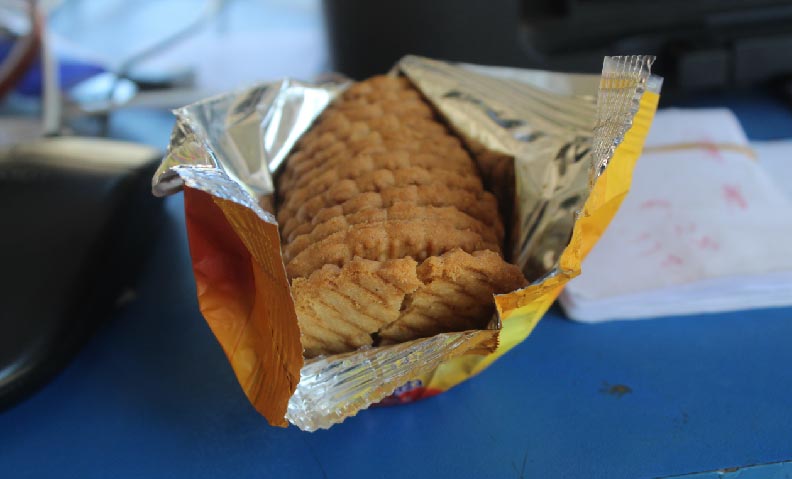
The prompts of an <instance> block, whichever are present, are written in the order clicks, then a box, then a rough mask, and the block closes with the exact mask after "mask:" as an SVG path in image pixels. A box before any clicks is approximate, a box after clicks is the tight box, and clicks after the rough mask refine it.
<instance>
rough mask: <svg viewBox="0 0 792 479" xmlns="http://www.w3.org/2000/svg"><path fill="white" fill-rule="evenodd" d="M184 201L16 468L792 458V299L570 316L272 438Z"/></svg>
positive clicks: (5, 448) (754, 104)
mask: <svg viewBox="0 0 792 479" xmlns="http://www.w3.org/2000/svg"><path fill="white" fill-rule="evenodd" d="M735 98H736V99H732V100H728V101H726V105H727V106H731V107H732V108H733V109H735V111H736V112H737V113H738V115H739V116H740V118H741V120H742V121H743V123H744V124H745V126H746V130H747V131H748V133H749V135H750V136H751V137H752V138H758V139H770V138H782V137H788V136H792V135H791V133H792V113H790V111H789V110H788V109H787V108H786V107H784V106H782V105H781V104H779V103H777V102H774V101H772V100H770V99H768V98H765V97H759V98H755V97H751V96H749V97H748V99H744V98H741V97H735ZM730 102H731V103H730ZM723 103H724V102H723V101H721V100H718V101H713V103H711V104H713V105H714V104H723ZM698 104H699V105H707V104H710V103H707V101H706V100H704V101H702V102H700V103H698ZM142 119H146V121H141V120H142ZM169 124H170V120H169V119H168V117H167V116H163V115H162V114H157V115H153V116H152V114H150V113H145V112H127V113H126V114H125V115H121V116H119V117H118V118H116V119H115V120H114V124H113V128H114V131H115V134H116V136H120V137H127V138H132V139H137V140H140V139H144V140H145V141H148V142H151V143H154V144H159V145H164V144H165V142H166V141H167V136H168V132H169ZM133 127H134V128H133ZM136 128H137V130H136ZM140 128H144V130H145V128H148V129H149V131H148V133H147V132H146V131H143V132H141V130H140ZM130 131H133V132H132V133H130ZM165 208H166V210H167V222H166V223H165V224H164V226H163V228H162V230H161V232H160V234H159V235H158V237H156V238H151V241H154V242H155V245H154V252H153V254H152V257H151V258H150V260H149V261H148V262H147V264H146V266H145V272H144V274H143V278H142V281H141V283H140V288H139V290H138V292H137V294H138V296H137V299H136V300H135V301H133V302H131V303H129V304H127V305H126V306H124V307H123V308H122V309H120V310H119V311H117V313H116V314H115V315H114V317H113V318H112V319H111V320H110V321H108V322H107V324H106V325H105V326H104V327H103V328H102V329H101V330H100V331H99V332H98V334H96V336H95V337H94V338H93V339H92V340H91V341H90V343H89V344H88V345H87V346H86V347H85V348H84V349H83V350H82V352H81V353H80V354H79V355H78V356H77V357H76V359H75V360H74V361H73V362H72V363H71V364H70V366H69V367H67V369H66V370H64V371H63V373H61V374H60V375H59V376H58V377H57V378H56V379H55V380H53V381H52V382H51V383H50V384H49V385H47V386H46V387H45V388H44V389H42V390H41V391H39V392H38V393H37V394H35V395H34V396H33V397H31V398H30V399H28V400H27V401H26V402H24V403H22V404H20V405H18V406H16V407H15V408H13V409H11V410H9V411H6V412H4V413H2V414H0V476H2V477H79V478H87V477H226V476H228V477H320V478H322V477H324V478H328V477H329V478H334V477H345V478H352V477H427V476H437V477H455V478H456V477H459V478H468V477H469V478H480V477H515V478H517V477H538V478H552V477H587V478H591V477H609V478H610V477H613V478H622V477H623V478H640V477H662V476H668V475H682V474H686V473H693V472H699V471H709V470H713V469H719V468H725V467H731V466H745V465H750V464H759V463H774V462H780V461H784V460H788V459H790V458H792V374H790V365H792V340H791V338H792V309H789V308H782V309H772V310H762V311H748V312H734V313H728V314H713V315H705V316H696V317H677V318H663V319H658V320H646V321H636V322H614V323H607V324H599V325H583V324H577V323H573V322H570V321H568V320H566V319H564V317H563V315H562V313H561V312H560V311H559V310H558V309H556V308H554V309H552V310H551V311H550V312H549V313H548V314H547V316H546V317H545V318H544V319H543V320H542V321H541V322H540V323H539V325H538V326H537V328H536V330H535V332H534V333H533V334H532V335H531V336H530V337H529V338H528V339H527V340H526V341H525V342H524V343H523V344H521V345H519V346H518V347H516V348H515V349H514V350H513V351H511V352H510V353H509V354H507V355H506V356H505V357H503V358H502V359H500V360H499V361H498V362H497V363H495V364H494V365H493V366H492V367H490V368H489V369H487V370H486V371H484V372H483V373H482V374H480V375H479V376H477V377H476V378H474V379H472V380H470V381H468V382H466V383H464V384H462V385H460V386H458V387H456V388H454V389H453V390H451V391H449V392H447V393H445V394H442V395H440V396H437V397H434V398H431V399H427V400H424V401H421V402H418V403H415V404H411V405H407V406H398V407H388V408H372V409H369V410H367V411H363V412H361V413H360V414H358V416H356V417H354V418H351V419H348V420H347V421H346V422H345V423H343V424H340V425H337V426H335V427H333V428H332V429H330V430H327V431H319V432H316V433H304V432H301V431H299V430H297V429H296V428H294V427H291V428H288V429H279V428H274V427H270V426H268V425H267V423H266V422H265V420H264V419H263V418H262V417H261V416H259V415H258V414H257V413H256V411H255V410H254V409H253V408H252V407H251V406H250V404H249V403H248V402H247V400H246V399H245V397H244V395H243V394H242V392H241V390H240V388H239V386H238V385H237V383H236V380H235V378H234V376H233V374H232V371H231V368H230V367H229V365H228V363H227V362H226V360H225V357H224V356H223V353H222V351H221V350H220V347H219V346H218V344H217V342H216V341H215V339H214V338H213V336H212V335H211V333H210V331H209V329H208V327H207V326H206V324H205V323H204V321H203V319H202V318H201V315H200V313H199V311H198V308H197V305H196V301H195V290H194V287H195V286H194V283H193V279H192V273H191V270H190V263H189V255H188V250H187V241H186V234H185V230H184V217H183V212H182V199H181V195H179V196H175V197H171V198H168V199H167V200H166V201H165ZM614 386H616V387H614ZM622 386H624V387H622ZM618 392H621V394H617V393H618ZM765 470H768V469H765ZM789 470H790V469H785V471H786V472H787V473H788V472H789ZM760 472H761V471H759V470H756V473H757V475H754V476H751V477H761V474H759V473H760ZM701 477H704V476H701ZM706 477H710V476H709V475H708V476H706ZM712 477H716V476H712ZM746 477H747V476H746ZM774 477H775V476H774ZM778 477H781V476H778Z"/></svg>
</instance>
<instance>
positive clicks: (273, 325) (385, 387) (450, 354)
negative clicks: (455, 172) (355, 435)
mask: <svg viewBox="0 0 792 479" xmlns="http://www.w3.org/2000/svg"><path fill="white" fill-rule="evenodd" d="M651 61H652V59H651V58H650V57H609V58H606V60H605V62H604V67H603V74H602V76H598V75H569V74H559V73H549V72H541V71H531V70H517V69H505V68H491V67H480V66H474V65H453V64H449V63H445V62H439V61H434V60H429V59H426V58H420V57H414V56H408V57H405V58H404V59H402V60H401V61H400V62H399V64H398V65H397V68H398V71H399V72H400V73H402V74H404V75H406V76H407V77H408V78H409V79H410V80H411V81H412V82H413V83H414V84H415V86H416V87H417V88H418V89H419V90H420V91H421V92H422V93H423V94H424V96H425V97H426V98H427V99H428V100H429V101H430V102H431V103H432V104H433V105H434V106H435V107H436V109H437V110H438V112H439V113H440V114H441V116H443V117H444V119H445V120H446V122H447V123H448V124H449V126H450V127H451V128H453V129H454V130H455V131H456V133H457V134H458V135H459V136H460V137H461V138H463V140H465V142H466V144H467V146H468V147H469V149H470V150H471V151H472V152H473V153H474V156H475V157H476V159H477V160H478V162H479V165H480V166H481V169H482V172H483V173H484V177H485V180H487V181H488V182H489V185H490V188H491V189H492V190H493V191H494V192H495V193H496V196H498V199H499V200H500V201H501V203H502V206H503V208H502V209H503V212H504V215H505V217H504V220H505V222H506V223H507V225H509V226H510V236H509V237H510V238H511V241H510V244H509V245H507V247H510V249H511V251H512V258H511V259H512V261H513V262H515V263H517V264H518V265H520V266H521V267H522V268H523V270H524V271H525V272H526V276H527V277H528V278H529V280H536V281H534V283H533V284H531V285H530V286H529V287H527V288H525V289H523V290H520V291H516V292H514V293H510V294H506V295H499V296H497V297H496V298H495V302H496V307H497V311H498V317H497V318H495V319H494V320H493V322H492V323H491V324H492V326H493V329H490V330H484V331H466V332H461V333H447V334H441V335H437V336H434V337H431V338H425V339H420V340H416V341H411V342H409V343H404V344H397V345H392V346H383V347H378V348H369V349H364V350H360V351H357V352H354V353H346V354H342V355H335V356H330V357H325V358H317V359H314V360H311V361H308V362H304V360H303V358H302V348H301V345H300V338H299V329H298V327H297V321H296V315H295V313H294V307H293V303H292V299H291V295H290V294H289V283H288V281H287V280H286V275H285V271H284V266H283V262H282V258H281V256H280V238H279V235H278V231H277V223H276V220H275V218H274V216H273V215H272V214H271V213H270V212H269V211H268V204H270V203H269V202H268V199H269V197H270V195H272V193H273V192H274V191H273V180H272V176H273V175H274V174H276V173H277V170H278V168H279V167H280V166H281V165H282V164H283V162H284V160H285V159H286V157H287V155H288V154H289V151H290V150H291V148H292V146H293V145H294V143H295V142H296V140H297V139H298V138H299V137H300V136H301V135H302V134H303V133H305V131H307V130H308V128H310V126H311V123H312V122H313V121H314V120H315V119H316V118H317V117H318V116H319V115H320V114H321V113H322V111H323V110H324V108H325V107H326V106H327V105H328V104H330V102H332V100H333V99H334V98H335V96H336V95H337V94H338V93H339V92H341V91H343V89H344V88H346V86H348V82H347V81H345V80H341V79H339V80H337V81H331V82H326V83H322V84H308V83H303V82H297V81H293V80H284V81H281V82H276V83H269V84H264V85H259V86H256V87H253V88H250V89H246V90H241V91H238V92H234V93H230V94H226V95H221V96H218V97H215V98H210V99H208V100H204V101H202V102H199V103H196V104H193V105H189V106H186V107H184V108H181V109H179V110H177V111H176V112H175V113H176V115H177V117H178V120H177V124H176V127H175V128H174V132H173V135H172V138H171V144H170V148H169V150H168V154H167V156H166V157H165V158H164V159H163V162H162V165H161V166H160V168H159V169H158V171H157V173H156V174H155V177H154V179H153V191H154V193H155V194H157V195H166V194H171V193H173V192H176V191H178V190H179V189H181V188H182V187H186V188H185V193H186V197H185V209H186V215H187V228H188V233H189V235H188V236H189V239H190V248H191V255H192V259H193V268H194V272H195V276H196V283H197V286H198V296H199V304H200V306H201V311H202V313H203V314H204V317H205V318H206V320H207V322H208V324H209V325H210V327H211V328H212V331H213V332H214V333H215V335H216V336H217V338H218V340H219V341H220V343H221V345H222V346H223V349H224V351H225V353H226V355H227V356H228V358H229V361H230V362H231V365H232V367H233V368H234V372H235V374H236V375H237V378H238V379H239V382H240V384H241V386H242V388H243V390H244V391H245V393H246V395H247V396H248V398H249V399H250V401H251V402H252V403H253V405H254V406H255V407H256V408H257V409H258V410H259V411H260V412H261V413H262V414H264V415H265V416H266V417H267V419H268V420H269V422H270V423H271V424H275V425H285V424H286V421H287V420H288V422H291V423H292V424H295V425H297V426H298V427H300V428H301V429H304V430H315V429H318V428H326V427H329V426H330V425H332V424H334V423H337V422H340V421H342V420H344V419H345V418H346V417H349V416H352V415H354V414H356V413H357V411H359V410H360V409H364V408H366V407H368V406H369V405H370V404H372V403H375V402H378V401H380V400H382V399H384V398H386V397H387V396H388V395H390V394H391V393H392V392H393V391H394V390H396V389H397V388H399V387H400V386H402V385H403V384H405V383H407V382H410V383H411V384H418V386H417V387H418V388H423V389H425V391H423V393H425V394H423V395H429V394H434V393H436V392H438V391H442V390H445V389H448V388H449V387H452V386H453V385H454V384H457V383H459V382H460V381H463V380H465V379H466V378H467V377H470V376H471V375H473V374H475V373H477V372H478V371H480V370H481V369H483V368H484V367H486V366H487V365H488V364H490V363H491V362H492V361H493V360H494V359H495V358H497V357H498V356H500V355H501V354H503V353H504V352H505V351H506V350H508V349H509V348H511V347H513V346H514V345H515V344H517V343H518V342H520V341H521V340H522V339H524V338H525V337H526V336H527V335H528V334H529V333H530V331H531V329H532V328H533V326H534V325H535V324H536V322H537V321H538V319H539V318H540V317H541V315H542V314H543V313H544V311H545V310H546V309H547V307H549V305H550V303H552V301H553V299H554V298H555V296H556V295H557V294H558V292H559V291H560V288H561V287H562V286H563V284H564V282H565V281H567V280H568V279H569V278H571V277H572V276H574V275H576V274H577V272H578V271H579V267H580V261H582V256H581V255H585V253H586V252H587V250H588V248H590V245H593V242H594V241H596V239H597V238H598V237H599V234H601V232H602V230H603V229H604V226H605V225H606V224H607V221H609V219H610V217H611V216H612V214H613V213H615V209H614V208H615V207H618V201H616V202H615V203H614V201H612V200H613V198H616V199H618V194H622V193H626V188H627V186H629V185H628V184H626V185H625V184H624V181H622V180H619V181H617V182H614V181H611V182H609V183H608V182H606V181H605V180H604V179H602V180H600V179H598V178H599V177H600V176H601V175H605V173H606V172H608V171H609V170H610V169H611V168H610V167H609V164H610V162H611V161H616V160H614V158H616V157H618V156H619V155H617V152H620V151H626V152H627V156H628V157H627V159H626V160H625V159H622V160H619V161H617V163H619V166H618V168H617V169H619V170H624V171H623V172H622V173H624V172H626V174H627V178H628V179H629V172H630V171H631V166H630V161H632V163H634V159H635V158H637V155H638V154H639V153H640V148H641V146H642V143H643V137H644V136H645V131H644V130H648V123H649V122H651V115H652V114H653V112H654V108H655V107H656V98H657V93H658V92H659V86H660V82H659V81H658V80H656V79H655V77H651V76H650V73H649V67H650V65H651ZM646 92H649V93H650V94H649V95H645V93H646ZM647 118H648V120H647ZM638 120H640V121H638ZM636 121H637V123H636ZM621 156H624V155H621ZM622 173H620V174H622ZM605 176H606V175H605ZM605 183H608V184H609V185H610V186H608V185H606V184H605ZM614 185H615V186H619V188H616V189H614V188H613V186H614ZM592 188H594V192H592V191H593V190H592ZM613 195H616V196H615V197H614V196H613ZM614 204H615V205H616V206H615V207H614V206H613V205H614ZM587 222H588V223H592V222H593V223H595V224H596V228H591V227H587V228H586V232H583V229H584V228H582V226H581V225H583V224H587ZM592 231H593V232H592ZM501 326H502V327H503V329H500V327H501ZM421 393H422V391H419V394H415V391H413V393H412V397H420V396H421Z"/></svg>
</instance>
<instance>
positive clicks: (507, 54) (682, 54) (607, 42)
mask: <svg viewBox="0 0 792 479" xmlns="http://www.w3.org/2000/svg"><path fill="white" fill-rule="evenodd" d="M323 5H324V16H325V22H326V26H327V32H328V40H329V44H330V54H331V59H332V62H333V68H334V69H336V70H338V71H340V72H343V73H346V74H349V75H351V76H353V77H355V78H363V77H367V76H370V75H374V74H377V73H383V72H385V71H387V70H388V69H389V68H390V67H391V66H392V65H393V64H394V63H395V62H396V61H397V60H398V59H399V58H400V57H402V56H403V55H405V54H408V53H413V54H419V55H425V56H430V57H434V58H441V59H447V60H454V61H466V62H472V63H481V64H490V65H511V66H516V67H526V68H542V69H549V70H559V71H576V72H591V73H598V72H599V71H600V70H601V67H602V57H603V56H605V55H626V54H654V55H656V56H657V57H658V62H657V63H656V64H655V69H654V70H655V71H657V72H658V73H659V74H661V75H663V76H664V77H666V81H665V82H664V86H663V91H664V93H669V92H671V91H677V92H678V91H685V90H698V89H706V88H731V87H750V86H753V85H757V84H761V83H764V82H765V81H767V80H771V79H774V78H778V77H787V76H792V55H789V54H788V52H789V51H790V50H792V1H790V0H784V1H778V0H775V1H773V0H665V1H661V0H658V1H648V0H637V1H636V0H488V1H485V2H482V1H479V0H433V1H422V0H400V1H398V2H372V1H369V0H324V3H323Z"/></svg>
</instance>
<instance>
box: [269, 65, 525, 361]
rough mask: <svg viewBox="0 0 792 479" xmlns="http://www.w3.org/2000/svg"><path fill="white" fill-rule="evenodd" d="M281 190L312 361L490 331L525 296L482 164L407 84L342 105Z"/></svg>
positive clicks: (312, 135) (358, 95) (364, 91)
mask: <svg viewBox="0 0 792 479" xmlns="http://www.w3.org/2000/svg"><path fill="white" fill-rule="evenodd" d="M277 190H278V223H279V224H280V226H281V235H282V244H283V258H284V262H285V264H286V272H287V274H288V276H289V279H290V281H291V286H292V295H293V297H294V301H295V307H296V310H297V318H298V321H299V324H300V330H301V332H302V341H303V347H304V348H305V356H306V357H315V356H318V355H322V354H334V353H341V352H347V351H353V350H355V349H357V348H360V347H361V346H367V345H379V344H393V343H397V342H403V341H409V340H412V339H416V338H421V337H428V336H432V335H435V334H437V333H441V332H451V331H463V330H468V329H481V328H483V327H485V326H486V324H487V322H488V321H489V320H490V318H491V317H492V314H493V312H494V306H493V301H492V295H493V294H499V293H507V292H511V291H514V290H516V289H519V288H521V287H523V286H525V285H526V281H525V278H524V277H523V275H522V273H521V272H520V270H519V268H517V267H516V266H514V265H512V264H509V263H507V262H506V261H504V260H503V258H502V256H501V245H502V242H503V223H502V221H501V219H500V217H499V215H498V205H497V202H496V200H495V197H494V196H493V195H492V194H491V193H489V192H487V191H485V190H484V188H483V186H482V182H481V178H480V176H479V174H478V171H477V167H476V165H475V163H474V162H473V160H472V159H471V157H470V155H469V154H468V153H467V151H466V150H465V149H464V148H463V146H462V144H461V142H460V140H459V139H458V138H456V137H455V136H453V135H452V134H450V133H449V131H448V129H447V128H446V127H445V126H444V125H443V124H442V123H441V122H440V121H438V119H437V118H436V115H435V113H434V112H433V110H432V108H431V107H430V106H429V105H428V104H427V103H426V101H425V100H424V99H423V98H422V97H421V95H420V93H419V92H418V91H417V90H416V89H415V88H413V87H412V86H411V85H410V83H409V81H408V80H406V79H404V78H396V77H388V76H380V77H374V78H371V79H369V80H366V81H364V82H360V83H356V84H355V85H353V86H351V87H350V88H349V89H348V90H347V91H346V92H344V94H343V96H342V97H341V98H339V99H338V100H337V101H336V102H334V103H333V104H332V105H331V106H330V107H328V108H327V110H326V111H325V112H324V113H323V114H322V116H321V117H320V118H319V119H318V120H317V121H316V123H315V125H314V126H313V127H312V128H311V130H310V131H309V132H308V133H306V134H305V135H304V136H303V138H301V139H300V141H299V142H298V144H297V145H296V146H295V149H294V151H293V152H292V154H291V155H290V157H289V158H288V159H287V163H286V166H285V168H284V171H283V172H282V174H281V175H280V177H279V178H278V181H277Z"/></svg>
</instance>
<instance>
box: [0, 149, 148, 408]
mask: <svg viewBox="0 0 792 479" xmlns="http://www.w3.org/2000/svg"><path fill="white" fill-rule="evenodd" d="M158 156H159V155H158V154H157V152H156V151H155V150H153V149H150V148H148V147H143V146H139V145H134V144H129V143H122V142H116V141H110V140H98V139H79V138H54V139H49V140H42V141H40V142H37V143H35V144H29V145H23V146H20V147H18V148H16V149H15V150H11V151H9V152H7V153H6V154H5V155H2V156H0V225H1V226H0V264H1V265H2V268H1V269H0V410H2V409H4V408H7V407H9V406H11V405H13V404H14V403H16V402H18V401H19V400H21V399H22V398H24V397H25V396H26V395H28V394H30V393H31V392H33V391H35V390H36V389H37V388H38V387H40V386H41V385H43V384H44V383H45V382H47V381H48V380H49V379H51V378H52V376H54V375H55V374H56V373H57V372H58V371H60V370H61V369H62V368H63V367H64V366H65V365H66V364H67V363H68V361H69V360H70V359H71V358H72V356H73V355H74V354H75V353H76V352H77V351H78V350H79V348H80V347H81V346H82V345H83V344H84V342H85V341H86V340H87V339H88V338H89V337H90V336H91V333H92V332H93V331H94V330H95V329H96V328H97V326H99V325H100V324H101V322H102V321H103V320H104V319H106V318H108V317H109V316H110V313H111V312H112V310H113V308H114V307H116V304H117V303H118V301H119V299H120V298H121V297H122V295H123V294H125V292H127V291H129V288H131V287H132V286H133V285H134V281H135V277H136V276H137V273H138V269H139V266H140V265H141V264H142V262H143V259H144V257H145V255H146V252H147V251H148V246H149V244H148V243H149V241H150V240H149V239H150V238H152V237H153V235H152V234H150V232H151V231H152V229H153V228H155V227H156V225H157V224H158V222H159V219H160V212H161V207H160V204H161V201H160V200H158V199H157V198H154V197H153V196H152V195H151V192H150V190H151V188H150V181H151V177H152V174H153V171H154V168H155V166H156V164H157V161H156V160H157V159H158Z"/></svg>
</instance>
